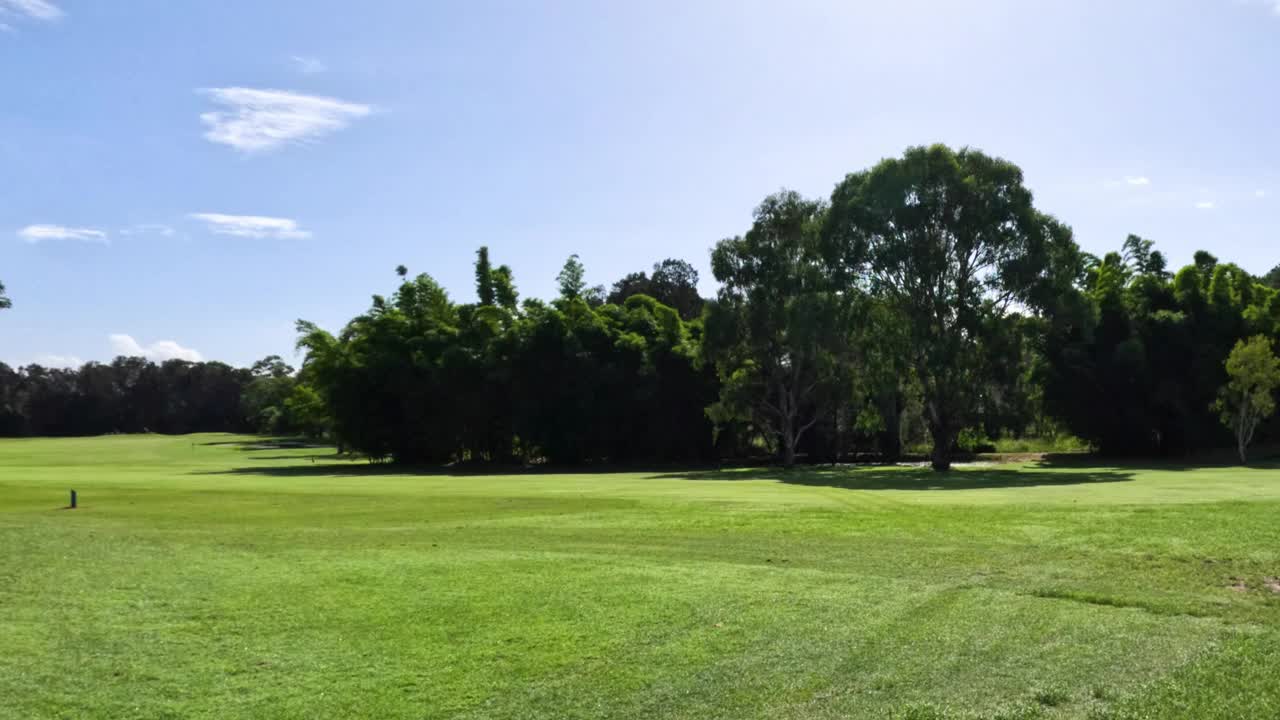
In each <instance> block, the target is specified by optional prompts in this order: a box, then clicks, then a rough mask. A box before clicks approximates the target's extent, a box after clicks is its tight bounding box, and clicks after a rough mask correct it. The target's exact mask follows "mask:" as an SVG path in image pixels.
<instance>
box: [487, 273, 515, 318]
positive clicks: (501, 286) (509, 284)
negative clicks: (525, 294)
mask: <svg viewBox="0 0 1280 720" xmlns="http://www.w3.org/2000/svg"><path fill="white" fill-rule="evenodd" d="M493 294H494V299H495V300H496V301H497V303H498V305H499V306H501V307H504V308H506V309H507V310H510V311H512V312H515V310H516V307H517V304H518V302H519V300H520V295H519V293H517V292H516V285H515V279H514V278H513V276H512V273H511V268H509V267H507V266H506V265H499V266H498V267H497V268H496V269H495V270H494V271H493Z"/></svg>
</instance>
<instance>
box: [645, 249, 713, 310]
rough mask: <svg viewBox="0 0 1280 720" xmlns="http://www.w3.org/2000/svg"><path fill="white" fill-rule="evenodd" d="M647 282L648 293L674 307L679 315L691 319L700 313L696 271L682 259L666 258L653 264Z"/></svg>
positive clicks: (700, 300)
mask: <svg viewBox="0 0 1280 720" xmlns="http://www.w3.org/2000/svg"><path fill="white" fill-rule="evenodd" d="M649 282H650V285H651V286H652V290H651V292H650V294H651V295H653V297H654V298H655V299H657V301H658V302H660V303H662V304H664V305H669V306H671V307H673V308H675V309H676V312H678V313H680V317H682V318H684V319H686V320H691V319H693V318H696V317H698V315H699V314H701V313H702V298H701V297H700V296H699V295H698V271H697V270H695V269H694V268H693V266H692V265H690V264H689V263H687V262H685V261H684V260H676V259H673V258H667V259H666V260H663V261H662V262H660V263H658V264H656V265H654V266H653V274H652V275H651V276H650V278H649Z"/></svg>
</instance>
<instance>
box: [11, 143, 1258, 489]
mask: <svg viewBox="0 0 1280 720" xmlns="http://www.w3.org/2000/svg"><path fill="white" fill-rule="evenodd" d="M711 267H712V272H713V274H714V276H715V279H716V281H717V282H718V284H719V289H718V291H717V293H716V295H715V296H714V297H711V298H703V297H701V296H699V294H698V289H697V288H698V274H697V272H696V271H695V270H694V269H693V267H692V266H691V265H690V264H689V263H687V262H684V261H681V260H675V259H668V260H664V261H662V262H659V263H657V264H656V265H655V266H654V267H653V268H652V270H650V271H646V272H636V273H631V274H628V275H626V276H625V277H623V278H621V279H619V280H618V281H617V282H615V283H614V284H613V285H612V287H610V288H605V287H603V286H599V285H597V286H588V284H587V282H586V280H585V277H586V270H585V268H584V267H583V265H582V263H581V261H580V260H579V258H578V257H577V256H572V257H570V258H569V260H568V261H567V262H566V263H565V265H564V267H563V269H562V270H561V272H560V274H559V276H558V278H557V280H558V294H557V296H556V297H555V298H553V299H550V300H545V301H544V300H539V299H532V298H531V299H524V300H521V299H520V297H519V294H518V292H517V289H516V284H515V276H514V273H513V271H512V269H511V268H510V267H508V266H506V265H499V266H496V267H495V266H494V265H493V264H492V262H491V260H490V257H489V252H488V250H487V249H486V248H480V249H479V251H478V252H477V254H476V261H475V265H474V270H475V291H476V301H475V302H471V303H459V302H455V301H454V300H452V299H451V298H450V297H449V295H448V293H446V292H445V290H444V289H443V288H442V287H441V286H440V285H439V284H438V283H436V282H435V281H434V280H433V279H432V278H431V277H430V275H427V274H419V275H416V276H413V277H410V275H409V271H408V269H407V268H405V267H404V266H401V267H399V268H397V269H396V271H397V275H398V276H399V281H398V284H397V286H396V287H394V288H393V290H392V292H391V293H390V294H388V295H385V296H384V295H375V296H374V297H373V299H372V302H371V304H370V307H369V308H368V310H366V311H365V312H364V313H362V314H360V315H358V316H357V317H355V318H353V319H352V320H351V321H350V322H349V323H347V325H346V326H345V327H343V328H342V329H341V330H340V331H339V332H337V333H330V332H328V331H326V330H324V329H322V328H320V327H318V326H316V325H314V324H312V323H308V322H305V321H300V322H299V323H298V348H299V350H300V351H302V352H303V354H304V357H303V361H302V364H301V368H300V369H299V370H298V371H296V372H295V371H294V370H293V368H290V367H288V366H287V365H285V364H284V363H283V362H282V361H280V359H279V358H275V357H272V358H267V359H265V360H263V361H261V362H260V363H258V364H257V365H255V366H254V367H253V368H248V369H241V370H235V369H232V368H229V367H227V366H221V365H219V364H217V363H202V364H201V363H197V364H191V363H178V362H176V361H171V362H169V363H164V364H162V365H159V366H157V365H153V364H148V363H145V362H141V361H140V360H139V359H118V360H116V361H115V362H114V363H112V364H111V365H96V364H91V365H88V366H85V367H84V368H81V369H80V370H78V371H49V370H45V369H39V368H38V369H35V370H33V369H32V368H30V367H29V368H25V369H22V370H20V371H16V372H15V371H11V370H8V369H7V368H6V369H5V373H0V374H3V376H4V377H3V379H2V382H3V390H2V391H3V392H4V393H5V394H4V395H2V396H0V399H2V400H3V402H4V403H5V404H4V405H3V407H4V408H5V412H6V413H9V414H8V415H6V416H5V417H6V418H10V417H13V418H17V419H13V420H12V421H9V420H6V424H5V425H4V426H3V428H0V432H5V433H7V434H13V432H14V431H13V430H11V428H21V432H22V433H30V434H69V433H76V434H79V433H81V432H97V431H102V428H104V427H108V426H110V427H111V429H112V430H115V431H123V432H132V431H138V430H140V429H150V430H154V431H160V432H185V431H190V430H196V429H201V430H205V429H208V430H213V429H217V430H240V429H253V430H258V431H262V432H303V433H308V434H312V435H318V436H325V437H328V438H329V439H331V440H333V441H335V442H337V443H338V444H339V446H340V447H341V448H343V449H345V450H349V451H352V452H356V453H360V454H363V455H365V456H367V457H369V458H371V459H374V460H394V461H400V462H420V463H442V462H497V463H506V462H526V463H527V462H550V463H556V464H574V463H634V462H655V461H662V462H704V461H709V460H713V459H717V458H723V457H746V456H769V457H775V458H777V459H778V460H780V461H781V462H782V463H783V464H786V465H790V464H792V463H794V462H796V461H798V460H799V459H808V460H810V461H828V460H838V459H846V458H850V457H854V456H859V455H861V454H867V453H870V454H874V455H875V456H878V457H881V458H885V459H894V458H897V457H899V456H900V455H901V454H902V453H903V451H904V447H906V446H916V445H920V444H924V445H927V446H929V447H931V451H930V453H931V454H930V457H931V462H932V464H933V466H934V467H935V468H936V469H939V470H945V469H947V468H948V467H949V465H950V459H951V457H952V455H953V453H954V452H955V451H957V450H980V449H983V448H984V447H985V446H987V445H988V442H989V439H990V438H996V437H999V436H1002V435H1009V436H1014V437H1023V436H1044V435H1053V434H1073V435H1075V436H1077V437H1079V438H1081V439H1083V440H1084V441H1086V442H1087V443H1089V444H1090V445H1092V446H1093V447H1095V448H1096V449H1098V450H1099V451H1101V452H1103V453H1108V454H1114V455H1163V456H1181V455H1186V454H1188V453H1193V452H1197V451H1201V450H1206V449H1209V448H1216V447H1225V446H1235V447H1237V449H1238V450H1239V451H1240V453H1241V456H1242V458H1243V456H1244V449H1245V447H1246V446H1247V445H1248V444H1249V442H1250V441H1252V440H1253V439H1255V438H1271V439H1280V428H1278V427H1276V426H1275V423H1274V422H1272V421H1268V417H1269V416H1270V415H1271V412H1272V410H1273V409H1274V392H1275V387H1276V385H1277V384H1280V369H1278V368H1280V360H1276V359H1275V355H1274V344H1275V341H1276V340H1277V339H1280V293H1278V292H1277V287H1280V266H1277V268H1276V269H1274V270H1272V271H1271V272H1270V273H1268V275H1266V276H1264V277H1261V278H1259V277H1255V276H1252V275H1250V274H1249V273H1248V272H1246V271H1245V270H1243V269H1242V268H1240V267H1239V266H1236V265H1234V264H1231V263H1228V262H1220V261H1219V260H1218V259H1217V258H1215V257H1214V256H1212V255H1211V254H1209V253H1207V252H1199V253H1197V254H1196V255H1195V258H1194V261H1193V263H1192V264H1190V265H1188V266H1186V267H1183V268H1181V269H1178V270H1177V271H1176V272H1175V271H1172V270H1171V269H1170V268H1169V267H1168V266H1167V261H1166V259H1165V257H1164V256H1163V254H1161V253H1160V252H1159V251H1158V250H1156V249H1155V248H1154V244H1153V243H1152V242H1151V241H1150V240H1147V239H1144V238H1140V237H1137V236H1130V237H1128V238H1127V239H1125V240H1124V241H1123V243H1122V245H1121V247H1119V248H1118V249H1117V250H1116V251H1115V252H1111V253H1107V254H1106V255H1104V256H1102V257H1096V256H1093V255H1090V254H1088V253H1085V252H1083V251H1082V250H1081V249H1080V248H1079V246H1078V245H1077V244H1076V242H1075V240H1074V237H1073V235H1072V232H1071V229H1070V228H1069V227H1068V226H1067V225H1065V224H1064V223H1062V222H1060V221H1059V220H1057V219H1056V218H1054V217H1053V216H1051V215H1049V214H1047V213H1045V212H1043V211H1041V210H1039V209H1037V208H1036V207H1035V205H1034V201H1033V197H1032V194H1031V192H1030V191H1029V190H1028V189H1027V188H1026V187H1025V185H1024V183H1023V177H1022V173H1021V170H1020V169H1019V168H1018V167H1017V166H1016V165H1014V164H1012V163H1010V162H1008V161H1005V160H1002V159H1000V158H995V157H991V156H988V155H986V154H984V153H982V152H979V151H977V150H973V149H969V148H964V149H960V150H953V149H951V148H948V147H946V146H943V145H934V146H929V147H916V148H910V149H908V150H907V151H906V152H905V153H904V154H903V155H902V156H901V157H897V158H890V159H886V160H883V161H881V162H880V163H878V164H877V165H875V166H874V167H872V168H869V169H866V170H863V171H859V172H854V173H851V174H849V175H847V176H846V177H845V178H844V179H843V180H841V181H840V182H839V183H838V184H837V185H836V186H835V188H834V190H833V192H832V193H831V195H830V196H829V197H827V198H806V197H803V196H801V195H800V194H798V193H795V192H792V191H785V190H784V191H781V192H778V193H775V194H773V195H770V196H769V197H767V198H765V199H764V200H763V201H762V202H761V204H760V205H759V206H758V207H757V209H756V211H755V213H754V216H753V217H752V218H751V222H750V226H749V227H748V228H747V229H746V231H745V232H744V233H742V234H741V235H737V236H733V237H729V238H726V239H724V240H721V241H720V242H718V243H716V245H715V247H714V249H713V250H712V252H711ZM0 298H3V293H2V291H0ZM4 302H7V299H6V300H4ZM139 362H141V365H139ZM10 376H14V377H16V378H17V380H12V381H11V379H10ZM188 376H189V377H190V379H184V378H188ZM142 378H146V379H142ZM219 383H223V384H221V385H219ZM45 386H48V387H47V388H46V387H45ZM100 387H112V388H117V390H116V391H115V392H116V393H117V395H118V397H119V398H120V399H119V401H118V402H117V403H116V405H114V406H112V407H116V408H117V409H115V410H111V411H107V410H105V409H104V408H106V407H107V406H109V405H111V403H105V404H104V403H103V402H101V401H100V400H95V401H92V402H91V401H90V400H88V399H87V398H88V397H90V396H94V394H95V392H97V391H96V390H93V388H100ZM13 388H18V389H17V390H14V389H13ZM24 388H25V389H24ZM37 388H43V389H39V390H37ZM50 388H52V389H50ZM77 393H79V395H77ZM219 394H224V396H222V397H216V396H219ZM13 398H19V399H18V400H16V401H15V400H13ZM22 398H26V399H25V400H23V399H22ZM32 398H34V399H35V400H34V401H33V399H32ZM76 398H79V399H76ZM156 398H167V399H168V400H167V401H166V402H164V403H161V402H159V401H158V400H156ZM59 403H62V404H61V405H59ZM76 403H80V404H79V405H77V404H76ZM15 408H16V409H15ZM49 408H61V409H56V410H50V409H49ZM68 413H70V415H69V414H68ZM71 415H74V416H75V419H74V420H72V419H70V417H71ZM57 417H66V418H67V419H64V420H63V421H62V424H61V425H59V424H58V423H57V422H56V421H54V420H49V419H47V418H57ZM40 418H46V419H40ZM220 422H221V423H223V424H222V425H219V423H220ZM113 423H114V424H113ZM51 428H59V430H58V431H57V432H55V431H53V430H51Z"/></svg>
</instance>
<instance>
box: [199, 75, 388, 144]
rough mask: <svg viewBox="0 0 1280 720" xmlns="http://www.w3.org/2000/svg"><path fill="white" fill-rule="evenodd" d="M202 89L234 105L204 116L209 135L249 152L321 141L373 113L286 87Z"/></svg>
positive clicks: (219, 101)
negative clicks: (279, 88) (289, 90)
mask: <svg viewBox="0 0 1280 720" xmlns="http://www.w3.org/2000/svg"><path fill="white" fill-rule="evenodd" d="M202 92H204V93H205V94H206V95H208V96H209V97H210V98H211V99H212V100H213V102H214V103H216V104H218V105H222V106H225V107H227V108H228V109H227V110H218V111H214V112H207V113H203V114H201V115H200V121H201V122H203V123H204V124H205V125H207V126H208V127H209V129H208V130H207V131H206V132H205V134H204V136H205V138H206V139H208V140H209V141H210V142H216V143H221V144H223V145H230V146H231V147H233V148H235V149H237V150H240V151H241V152H246V153H253V152H259V151H262V150H271V149H273V148H276V147H279V146H281V145H285V144H289V143H301V142H307V141H311V140H316V139H317V138H320V137H322V136H324V135H328V134H329V133H333V132H337V131H338V130H341V129H343V128H345V127H346V126H347V125H349V124H350V123H351V121H352V120H355V119H357V118H362V117H364V116H366V115H368V114H369V113H371V112H373V108H371V107H370V106H368V105H361V104H359V103H350V102H346V101H343V100H337V99H334V98H327V97H319V96H315V95H301V94H298V93H294V92H288V91H285V90H254V89H252V88H241V87H231V88H212V89H209V90H204V91H202Z"/></svg>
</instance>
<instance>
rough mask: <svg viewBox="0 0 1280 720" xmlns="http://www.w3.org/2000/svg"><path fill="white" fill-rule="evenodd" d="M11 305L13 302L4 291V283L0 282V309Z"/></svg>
mask: <svg viewBox="0 0 1280 720" xmlns="http://www.w3.org/2000/svg"><path fill="white" fill-rule="evenodd" d="M10 307H13V302H12V301H10V300H9V296H8V295H6V294H5V292H4V283H0V310H4V309H6V308H10Z"/></svg>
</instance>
